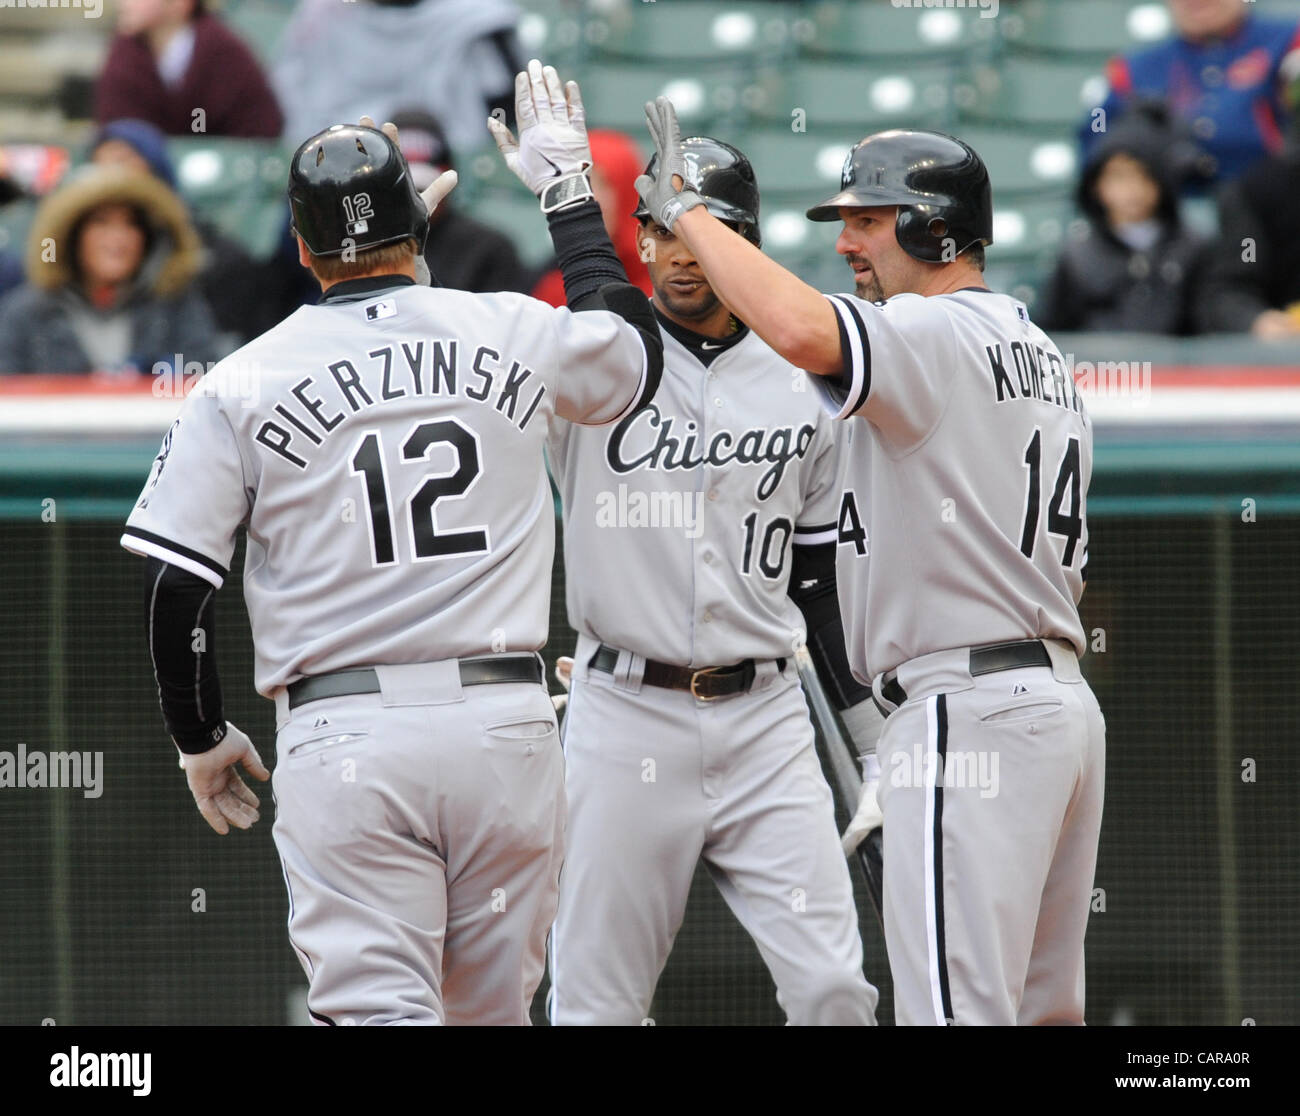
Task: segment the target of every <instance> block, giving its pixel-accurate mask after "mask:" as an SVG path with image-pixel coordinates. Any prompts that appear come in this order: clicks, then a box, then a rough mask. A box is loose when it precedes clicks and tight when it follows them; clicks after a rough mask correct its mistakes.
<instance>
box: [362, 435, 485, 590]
mask: <svg viewBox="0 0 1300 1116" xmlns="http://www.w3.org/2000/svg"><path fill="white" fill-rule="evenodd" d="M439 445H447V446H450V447H451V448H452V451H453V453H454V454H455V455H456V467H455V468H454V469H453V470H452V471H451V472H450V473H442V474H439V475H437V476H431V477H426V478H425V481H424V483H423V484H422V485H420V487H419V488H417V489H416V490H415V492H414V493H412V495H411V499H410V503H409V507H410V532H411V548H412V550H413V551H414V552H415V557H416V558H417V559H421V558H424V559H431V558H454V557H456V556H458V555H462V554H486V553H488V551H489V549H490V547H489V545H488V531H487V527H486V526H483V527H472V528H470V529H468V530H464V531H439V530H438V520H437V512H436V511H435V510H434V505H435V504H436V503H437V502H438V501H439V500H442V499H454V498H456V497H458V496H464V495H465V493H467V492H468V491H469V490H470V489H471V488H473V487H474V482H475V481H476V480H478V476H479V473H480V472H481V471H482V466H481V463H480V461H479V452H478V436H477V435H476V434H475V433H474V431H472V430H470V429H469V427H467V426H466V425H465V424H464V423H462V422H461V421H460V420H459V419H454V418H453V419H441V420H440V421H438V422H422V423H420V424H419V425H418V426H417V427H416V428H415V429H414V430H412V431H411V433H410V434H409V435H408V436H407V438H406V440H405V441H404V442H403V443H402V460H403V461H422V460H428V458H429V454H430V452H431V451H432V450H433V448H434V447H435V446H439ZM352 472H353V473H354V474H357V475H359V476H361V477H362V478H363V479H364V480H365V485H366V500H367V502H368V503H369V505H370V535H371V539H370V541H371V550H372V553H373V555H374V560H375V565H376V566H388V565H391V564H392V563H394V562H396V561H397V548H396V545H395V543H394V539H393V520H392V515H391V514H390V513H389V509H388V480H387V477H386V476H385V475H384V456H383V452H382V451H381V448H380V442H379V434H378V432H376V431H374V430H368V431H366V434H365V436H364V437H363V438H362V439H361V444H360V445H359V446H357V449H356V452H355V453H354V454H353V455H352Z"/></svg>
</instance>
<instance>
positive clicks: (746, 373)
mask: <svg viewBox="0 0 1300 1116" xmlns="http://www.w3.org/2000/svg"><path fill="white" fill-rule="evenodd" d="M661 332H662V333H663V337H664V374H663V380H662V382H661V383H660V386H659V391H658V393H657V395H656V396H655V400H654V402H653V403H651V404H650V405H649V406H648V407H647V408H645V409H644V410H642V411H640V412H638V413H636V414H633V415H630V416H628V417H626V418H624V419H623V420H621V421H620V422H618V423H616V424H615V425H613V426H610V427H606V428H603V429H601V430H581V429H577V428H574V427H573V426H571V425H570V424H568V423H557V424H555V425H554V427H553V429H552V432H551V435H550V439H549V442H548V456H549V459H550V462H551V469H552V472H553V473H554V474H555V477H556V483H557V484H558V485H559V488H560V492H561V495H562V497H563V504H564V541H565V547H566V551H567V553H568V554H569V555H570V559H569V561H568V583H567V589H566V593H567V599H568V610H569V623H570V624H571V625H572V626H573V627H574V628H575V629H577V630H578V631H579V632H581V633H583V634H584V635H588V636H591V637H592V638H594V639H597V640H602V641H604V642H606V643H608V644H610V645H612V646H615V647H619V648H623V649H626V650H631V651H635V652H636V653H638V654H640V655H643V656H645V657H647V658H652V659H658V660H660V661H662V662H668V663H674V664H677V665H680V666H701V667H703V666H723V665H727V664H731V663H735V662H739V661H740V660H742V659H746V658H757V659H774V658H779V657H781V656H788V655H789V654H790V652H791V648H792V641H793V640H794V639H795V638H796V634H797V633H801V632H802V631H803V628H804V622H803V618H802V616H801V615H800V613H799V610H798V608H797V607H796V606H795V605H794V603H793V602H792V601H791V600H790V598H789V597H788V596H787V587H788V581H789V575H790V548H791V546H792V544H794V543H796V542H798V543H800V544H812V543H818V542H830V541H832V540H833V539H834V538H835V522H836V515H837V513H838V509H839V492H838V489H837V461H838V457H837V450H836V445H835V428H834V424H833V423H831V422H829V421H828V419H827V416H826V415H825V413H824V412H823V410H822V408H821V406H820V405H819V403H818V400H817V396H816V395H815V394H814V392H813V391H812V389H811V387H810V386H809V379H810V378H809V377H807V376H806V375H805V374H804V373H803V372H802V371H800V370H799V369H797V368H794V367H793V366H792V365H791V364H789V362H787V361H785V360H784V359H782V358H781V357H779V356H777V354H776V353H774V352H773V351H772V350H771V349H770V348H768V347H767V345H766V344H764V343H763V341H762V340H761V339H760V338H759V337H758V336H757V335H756V334H753V333H749V334H747V335H746V336H745V337H744V338H742V339H741V340H740V341H738V342H736V343H735V344H733V345H732V346H731V347H730V348H728V349H727V350H726V351H725V352H723V353H721V355H719V356H717V357H716V358H714V359H713V360H712V362H711V363H710V364H709V366H708V367H707V368H705V367H704V366H703V365H701V364H700V362H699V361H698V360H697V359H696V358H695V356H694V355H693V354H692V353H691V352H690V351H689V350H688V349H687V348H686V347H685V346H684V345H682V344H681V342H680V341H678V340H677V339H676V338H674V337H673V336H672V335H671V334H670V333H669V332H668V331H667V330H663V331H661ZM657 590H663V591H665V592H668V593H669V594H670V596H668V597H665V596H663V595H662V594H661V593H660V592H658V591H657Z"/></svg>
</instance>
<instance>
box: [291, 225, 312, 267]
mask: <svg viewBox="0 0 1300 1116" xmlns="http://www.w3.org/2000/svg"><path fill="white" fill-rule="evenodd" d="M293 238H294V240H296V241H297V242H298V262H299V263H300V264H302V266H303V267H305V268H307V269H308V270H310V269H311V253H310V252H308V251H307V245H306V244H304V243H303V240H302V237H301V236H299V235H298V234H297V233H294V234H293Z"/></svg>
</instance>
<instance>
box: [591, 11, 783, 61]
mask: <svg viewBox="0 0 1300 1116" xmlns="http://www.w3.org/2000/svg"><path fill="white" fill-rule="evenodd" d="M792 10H793V9H792V7H791V6H790V5H788V4H781V3H770V2H764V0H665V2H663V3H652V4H646V3H639V2H638V3H631V4H624V5H621V6H619V7H616V8H614V9H613V10H611V11H609V12H608V14H606V15H600V16H598V15H588V18H587V23H586V29H585V34H586V39H587V43H588V45H589V46H590V47H591V49H592V50H593V51H594V52H595V53H596V54H597V55H598V56H603V57H608V58H619V59H635V60H638V61H641V62H654V63H657V62H688V61H689V62H706V61H718V60H728V59H731V60H742V59H749V60H751V61H752V60H756V59H758V58H761V57H770V56H773V55H780V54H783V53H785V52H786V51H787V50H788V49H789V46H790V21H791V12H792Z"/></svg>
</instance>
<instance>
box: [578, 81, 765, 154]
mask: <svg viewBox="0 0 1300 1116" xmlns="http://www.w3.org/2000/svg"><path fill="white" fill-rule="evenodd" d="M579 80H580V82H581V84H582V100H583V103H584V104H585V105H586V108H587V122H588V123H589V124H590V125H591V126H592V127H595V128H620V129H622V130H624V131H628V132H632V133H633V134H634V135H636V136H638V137H642V136H645V134H646V131H645V103H646V102H647V101H652V100H654V98H656V97H658V96H660V95H661V94H662V95H664V96H667V97H671V98H672V102H673V104H674V105H675V106H676V108H677V115H678V118H679V119H680V120H681V123H682V127H683V128H687V129H708V128H711V127H715V126H717V125H719V124H734V123H735V122H737V121H738V120H740V119H743V117H744V115H745V113H746V109H745V102H746V101H747V100H750V99H752V98H753V92H752V88H751V87H752V84H753V82H752V78H751V77H750V75H749V73H748V72H747V71H746V70H742V69H736V68H733V67H711V68H709V69H700V68H699V67H696V66H693V65H679V66H669V65H658V66H634V65H612V64H606V65H600V66H588V67H587V68H586V69H585V70H584V71H583V73H582V75H581V77H580V78H579Z"/></svg>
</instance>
